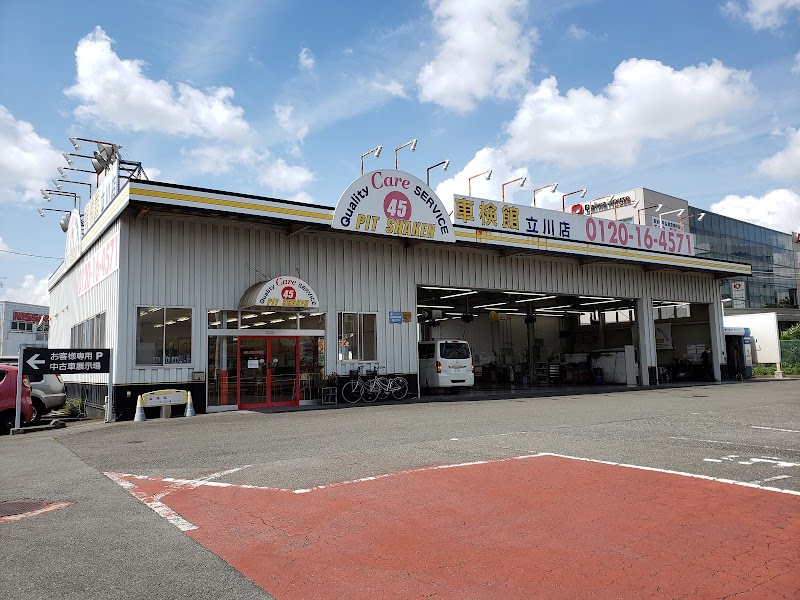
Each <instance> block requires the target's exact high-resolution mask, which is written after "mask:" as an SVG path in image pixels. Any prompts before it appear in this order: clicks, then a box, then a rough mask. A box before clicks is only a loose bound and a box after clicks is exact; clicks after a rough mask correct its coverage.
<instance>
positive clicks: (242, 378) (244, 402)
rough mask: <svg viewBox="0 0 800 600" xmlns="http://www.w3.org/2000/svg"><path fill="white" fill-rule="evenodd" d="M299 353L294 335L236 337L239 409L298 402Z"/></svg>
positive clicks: (298, 346) (289, 404)
mask: <svg viewBox="0 0 800 600" xmlns="http://www.w3.org/2000/svg"><path fill="white" fill-rule="evenodd" d="M299 353H300V345H299V344H298V338H297V337H243V336H239V347H238V369H239V387H238V402H237V403H238V405H239V408H267V407H270V406H292V405H296V404H299V399H300V395H299V391H298V384H299V380H300V368H299V367H300V357H299Z"/></svg>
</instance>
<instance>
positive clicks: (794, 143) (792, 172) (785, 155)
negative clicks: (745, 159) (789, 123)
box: [758, 129, 800, 181]
mask: <svg viewBox="0 0 800 600" xmlns="http://www.w3.org/2000/svg"><path fill="white" fill-rule="evenodd" d="M786 137H787V138H788V139H787V142H786V148H784V149H783V150H781V151H780V152H778V153H776V154H774V155H773V156H771V157H770V158H767V159H766V160H763V161H761V163H760V164H759V165H758V172H759V173H761V174H763V175H767V176H769V177H772V178H774V179H783V180H787V181H794V180H796V179H798V180H800V129H790V130H789V131H788V133H787V136H786Z"/></svg>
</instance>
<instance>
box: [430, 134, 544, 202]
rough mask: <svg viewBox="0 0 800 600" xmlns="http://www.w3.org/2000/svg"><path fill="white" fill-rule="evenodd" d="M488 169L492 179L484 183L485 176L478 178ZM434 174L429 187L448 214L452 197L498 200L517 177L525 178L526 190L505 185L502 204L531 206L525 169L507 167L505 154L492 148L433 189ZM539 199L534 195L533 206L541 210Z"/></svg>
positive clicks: (475, 157)
mask: <svg viewBox="0 0 800 600" xmlns="http://www.w3.org/2000/svg"><path fill="white" fill-rule="evenodd" d="M490 169H491V171H492V176H491V179H489V180H487V179H486V175H482V173H484V171H488V170H490ZM438 174H439V172H438V171H434V170H432V171H431V178H432V179H433V180H434V182H433V183H434V185H433V186H432V187H434V189H435V190H436V195H437V196H439V199H440V200H441V201H442V203H443V204H444V205H445V207H446V208H447V210H448V211H451V210H453V194H464V195H467V194H471V195H472V196H475V197H476V198H490V199H495V200H500V199H501V198H502V195H503V184H504V183H506V182H509V181H512V180H514V179H517V178H518V177H526V178H528V180H527V183H526V186H525V187H524V188H522V189H520V187H519V182H517V183H514V184H511V185H507V186H506V190H505V199H506V202H513V203H514V204H530V203H531V189H532V188H531V185H530V177H528V169H527V168H513V167H511V166H510V163H509V161H508V157H507V156H506V155H505V153H504V152H503V151H502V150H498V149H496V148H481V149H480V150H479V151H478V152H476V153H475V156H474V157H473V158H472V160H470V161H469V162H468V163H467V164H466V165H465V166H464V168H463V169H462V170H461V171H459V172H458V173H456V174H455V175H453V176H452V177H450V178H449V179H446V180H444V181H442V182H441V183H439V184H438V185H437V184H436V183H435V181H436V179H438V177H439V175H438ZM477 175H479V176H477ZM476 176H477V177H476ZM539 198H540V196H539V195H538V194H537V196H536V204H537V206H541V204H540V203H539Z"/></svg>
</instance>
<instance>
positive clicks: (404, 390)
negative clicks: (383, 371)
mask: <svg viewBox="0 0 800 600" xmlns="http://www.w3.org/2000/svg"><path fill="white" fill-rule="evenodd" d="M391 387H392V397H394V398H395V400H402V399H403V398H405V397H406V396H407V395H408V381H406V379H405V377H394V378H393V379H392V383H391Z"/></svg>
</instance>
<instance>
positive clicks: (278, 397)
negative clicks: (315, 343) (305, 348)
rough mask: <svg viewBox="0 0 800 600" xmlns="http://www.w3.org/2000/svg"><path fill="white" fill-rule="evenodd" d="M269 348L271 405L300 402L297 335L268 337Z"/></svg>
mask: <svg viewBox="0 0 800 600" xmlns="http://www.w3.org/2000/svg"><path fill="white" fill-rule="evenodd" d="M267 345H268V348H269V360H270V369H269V381H268V382H267V385H268V387H269V398H268V400H267V401H268V403H269V405H270V406H288V405H292V404H298V399H299V396H298V387H297V386H298V381H299V378H300V377H299V376H300V370H299V369H298V367H299V364H300V361H299V360H298V353H299V347H298V344H297V338H296V337H270V338H267Z"/></svg>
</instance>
